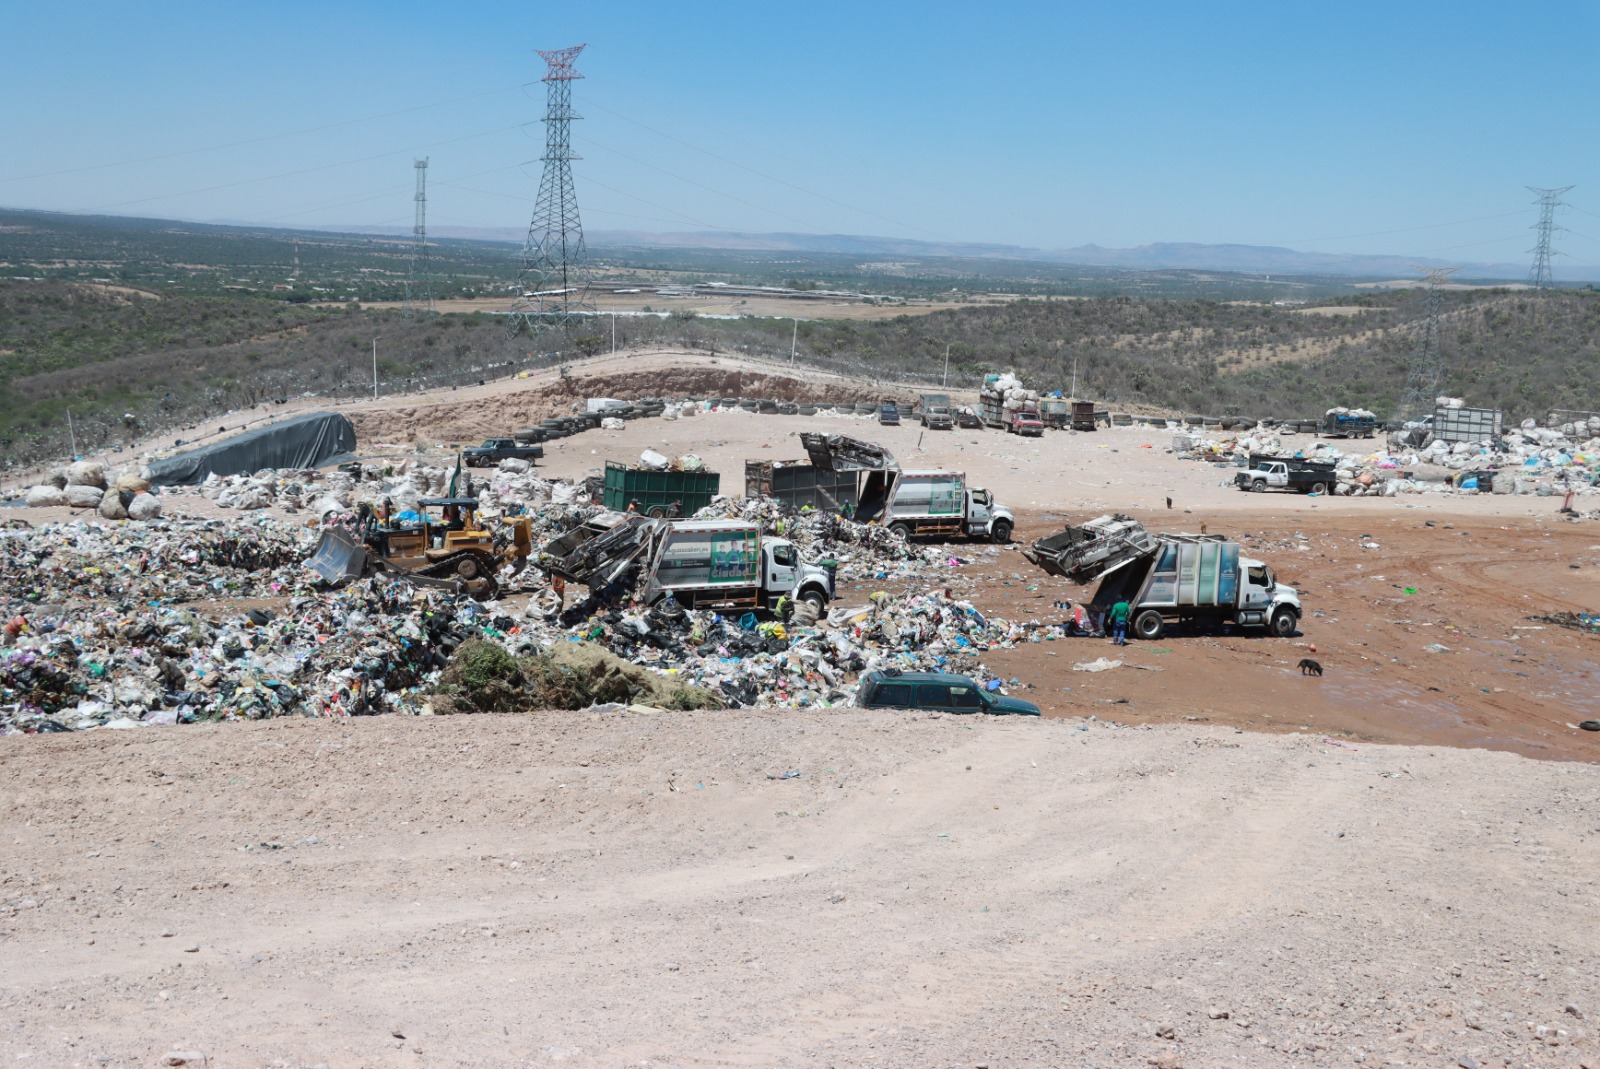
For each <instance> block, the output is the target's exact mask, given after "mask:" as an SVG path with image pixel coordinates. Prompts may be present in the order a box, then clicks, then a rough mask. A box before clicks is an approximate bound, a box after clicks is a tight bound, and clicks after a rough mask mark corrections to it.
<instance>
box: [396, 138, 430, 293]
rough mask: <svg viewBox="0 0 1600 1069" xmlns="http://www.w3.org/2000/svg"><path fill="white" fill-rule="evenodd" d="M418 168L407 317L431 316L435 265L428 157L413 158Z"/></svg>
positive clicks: (407, 280) (414, 164)
mask: <svg viewBox="0 0 1600 1069" xmlns="http://www.w3.org/2000/svg"><path fill="white" fill-rule="evenodd" d="M413 166H415V167H416V169H417V197H416V200H417V219H416V222H415V223H413V224H412V225H411V272H410V274H408V275H407V276H406V302H405V304H403V305H402V306H401V308H400V311H401V314H403V315H404V316H405V317H406V318H408V319H409V318H411V317H412V316H415V315H424V316H431V315H434V314H435V313H436V312H437V309H435V308H434V306H433V269H432V267H431V265H429V263H428V160H427V157H423V158H422V159H420V160H415V161H413Z"/></svg>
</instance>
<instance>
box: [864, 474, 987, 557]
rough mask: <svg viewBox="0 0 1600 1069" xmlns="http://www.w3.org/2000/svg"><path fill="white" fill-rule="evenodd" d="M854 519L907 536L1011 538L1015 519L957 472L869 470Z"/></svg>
mask: <svg viewBox="0 0 1600 1069" xmlns="http://www.w3.org/2000/svg"><path fill="white" fill-rule="evenodd" d="M860 479H861V490H860V493H859V494H858V495H857V497H856V517H855V518H856V519H857V520H860V521H862V522H866V523H870V522H873V521H877V522H879V523H881V524H883V525H884V526H885V527H887V528H889V530H891V531H894V532H896V533H898V534H899V535H901V536H902V537H904V538H917V537H921V536H924V535H965V536H967V537H969V538H982V539H987V540H989V541H992V542H1009V541H1011V532H1012V530H1013V529H1014V528H1015V527H1016V520H1015V519H1014V518H1013V516H1012V514H1011V510H1010V509H1008V508H1006V507H1005V506H1004V505H1002V504H1000V503H999V502H998V501H996V500H995V499H994V495H993V494H991V493H990V492H989V491H988V490H983V489H979V488H975V487H969V486H967V477H966V475H965V474H964V473H962V472H959V471H901V470H899V469H898V468H893V469H890V470H888V471H867V472H862V473H861V475H860Z"/></svg>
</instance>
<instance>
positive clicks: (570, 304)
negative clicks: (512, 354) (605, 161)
mask: <svg viewBox="0 0 1600 1069" xmlns="http://www.w3.org/2000/svg"><path fill="white" fill-rule="evenodd" d="M584 48H585V46H584V45H574V46H573V47H571V48H562V49H558V50H556V51H553V52H545V51H542V50H540V51H539V55H540V56H542V57H544V62H545V66H546V70H545V75H544V78H543V79H542V81H543V82H544V84H545V97H546V105H545V113H544V120H543V121H544V155H543V156H542V157H541V159H543V160H544V175H543V177H541V178H540V180H539V199H538V200H537V201H536V202H534V206H533V219H532V221H531V222H530V223H529V224H528V240H527V242H526V243H525V244H524V245H523V247H522V272H521V273H520V274H519V275H518V277H517V299H516V302H515V303H514V304H512V306H511V312H510V317H511V321H510V324H509V327H508V332H509V333H510V334H512V335H515V334H516V333H517V332H518V331H520V330H521V329H522V328H523V326H524V325H526V326H527V328H528V330H529V331H530V332H532V331H534V330H536V329H538V328H539V327H540V326H546V327H560V326H565V325H567V324H568V323H570V322H571V321H572V320H573V319H576V318H580V317H586V316H591V315H593V314H594V305H593V304H592V303H590V301H589V285H588V277H587V274H586V271H585V260H586V258H587V254H586V250H585V249H584V244H583V223H582V221H581V220H580V219H579V218H578V195H577V193H576V191H575V190H574V189H573V187H572V161H573V160H575V159H578V158H579V157H578V156H577V155H576V154H575V153H573V151H572V141H571V136H572V135H571V130H572V127H571V123H572V120H573V119H579V118H582V116H580V115H577V114H575V113H574V112H573V110H572V83H573V81H574V80H576V79H578V78H582V77H583V75H581V74H579V73H578V71H577V68H576V67H574V66H573V63H574V62H575V61H576V60H577V58H578V53H579V52H582V51H583V50H584Z"/></svg>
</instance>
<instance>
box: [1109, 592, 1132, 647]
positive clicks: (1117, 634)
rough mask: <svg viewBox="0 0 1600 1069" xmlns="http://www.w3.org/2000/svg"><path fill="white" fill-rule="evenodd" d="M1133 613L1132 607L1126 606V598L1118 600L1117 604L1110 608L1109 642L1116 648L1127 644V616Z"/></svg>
mask: <svg viewBox="0 0 1600 1069" xmlns="http://www.w3.org/2000/svg"><path fill="white" fill-rule="evenodd" d="M1132 612H1133V606H1132V605H1129V604H1128V599H1127V598H1118V599H1117V603H1116V604H1115V605H1113V606H1111V636H1112V637H1111V641H1112V642H1113V643H1114V644H1115V645H1118V646H1126V645H1127V644H1128V616H1129V615H1130V614H1131V613H1132Z"/></svg>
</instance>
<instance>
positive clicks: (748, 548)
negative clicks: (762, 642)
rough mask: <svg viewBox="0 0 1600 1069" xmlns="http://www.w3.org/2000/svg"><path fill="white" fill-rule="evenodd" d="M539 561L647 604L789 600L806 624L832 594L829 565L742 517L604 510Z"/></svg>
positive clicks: (748, 605)
mask: <svg viewBox="0 0 1600 1069" xmlns="http://www.w3.org/2000/svg"><path fill="white" fill-rule="evenodd" d="M534 565H535V566H536V567H538V568H540V569H541V570H543V571H545V572H547V573H549V574H550V575H552V576H560V577H561V578H563V579H567V580H571V581H573V582H577V583H582V584H584V585H585V586H587V587H589V588H590V590H592V591H601V590H604V589H605V588H607V587H611V586H613V585H621V586H622V587H628V588H631V589H632V590H633V591H634V592H635V594H636V596H637V597H638V598H639V600H641V601H642V602H644V603H645V604H646V605H663V604H664V603H671V604H672V605H674V606H677V607H681V608H686V609H696V608H704V609H718V610H725V611H739V610H762V611H772V610H775V609H776V608H777V607H778V603H779V601H780V600H781V599H785V598H786V599H788V600H789V601H791V602H792V603H793V605H794V610H795V614H796V617H795V618H796V622H797V623H801V624H803V625H807V626H809V625H810V624H813V623H815V622H816V620H817V618H818V616H820V615H821V613H822V610H823V609H824V608H825V607H826V606H827V604H828V602H829V601H830V600H831V599H832V598H833V593H834V574H833V572H832V570H830V569H829V568H826V567H823V566H821V565H816V564H810V563H807V562H805V561H803V560H802V559H801V558H800V550H799V548H798V547H796V546H795V544H794V543H793V542H791V541H789V540H788V539H786V538H776V537H772V536H770V535H765V534H763V533H762V531H761V526H760V524H757V523H750V522H747V521H744V520H674V519H651V518H649V517H644V516H639V515H636V514H627V513H615V512H613V513H603V514H601V515H599V516H596V517H594V518H592V519H590V520H588V521H585V522H584V523H583V524H581V525H579V527H577V528H575V529H574V530H572V531H569V532H567V533H566V534H564V535H562V536H561V537H560V538H557V539H555V540H553V541H552V542H550V543H549V544H547V545H546V546H544V547H543V549H541V551H540V552H539V553H538V555H537V556H536V557H535V558H534Z"/></svg>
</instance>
